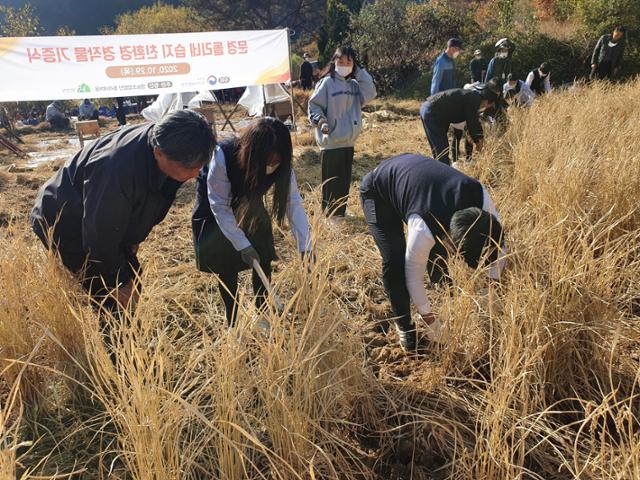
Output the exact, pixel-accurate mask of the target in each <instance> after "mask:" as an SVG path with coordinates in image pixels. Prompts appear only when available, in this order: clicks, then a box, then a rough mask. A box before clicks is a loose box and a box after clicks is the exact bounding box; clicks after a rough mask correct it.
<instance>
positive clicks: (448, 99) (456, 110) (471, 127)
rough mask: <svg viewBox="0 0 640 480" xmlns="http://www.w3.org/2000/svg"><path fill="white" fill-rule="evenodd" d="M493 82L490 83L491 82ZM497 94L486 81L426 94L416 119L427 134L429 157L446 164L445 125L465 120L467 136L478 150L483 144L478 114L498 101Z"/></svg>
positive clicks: (447, 154)
mask: <svg viewBox="0 0 640 480" xmlns="http://www.w3.org/2000/svg"><path fill="white" fill-rule="evenodd" d="M491 85H493V84H491ZM498 98H499V94H498V93H497V92H496V91H495V89H494V88H491V87H490V86H489V84H486V85H482V86H479V87H478V88H473V89H470V90H467V89H462V88H454V89H451V90H446V91H444V92H440V93H438V94H436V95H434V96H432V97H429V98H428V99H427V101H426V102H424V103H423V104H422V106H421V107H420V118H422V125H423V127H424V131H425V133H426V134H427V139H428V140H429V145H430V146H431V151H432V152H433V157H434V158H435V159H436V160H440V161H441V162H442V163H446V164H447V165H450V164H451V160H450V159H449V140H448V138H447V132H448V131H449V125H451V124H460V123H463V122H466V126H467V131H468V132H469V136H470V137H471V138H472V139H473V142H474V143H475V145H476V147H477V149H478V151H482V147H483V145H484V133H483V130H482V125H481V124H480V113H481V112H482V111H484V110H485V109H487V108H490V107H491V106H493V105H494V104H495V102H496V101H497V100H498Z"/></svg>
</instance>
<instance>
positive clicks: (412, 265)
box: [404, 187, 505, 315]
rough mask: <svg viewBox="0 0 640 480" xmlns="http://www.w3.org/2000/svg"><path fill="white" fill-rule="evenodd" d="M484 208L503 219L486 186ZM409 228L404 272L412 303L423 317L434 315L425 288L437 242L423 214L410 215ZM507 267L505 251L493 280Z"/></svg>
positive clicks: (491, 270) (493, 267)
mask: <svg viewBox="0 0 640 480" xmlns="http://www.w3.org/2000/svg"><path fill="white" fill-rule="evenodd" d="M482 209H483V210H484V211H485V212H489V213H490V214H492V215H494V216H495V217H496V218H497V219H498V220H500V216H499V215H498V211H497V210H496V207H495V205H494V203H493V201H492V200H491V197H490V196H489V194H488V193H487V190H486V189H485V188H484V187H482ZM407 226H408V235H407V248H406V251H405V271H404V275H405V281H406V284H407V290H408V291H409V296H410V297H411V301H412V302H413V304H414V305H415V306H416V308H417V310H418V312H419V313H420V314H421V315H426V314H427V313H430V312H431V303H430V302H429V298H428V297H427V290H426V289H425V287H424V272H425V271H426V269H427V263H428V262H429V254H430V253H431V249H432V248H433V247H434V246H435V244H436V240H435V238H434V236H433V233H431V230H430V229H429V227H428V226H427V224H426V223H425V221H424V220H423V219H422V217H420V215H416V214H413V215H410V216H409V218H408V221H407ZM504 264H505V261H504V252H501V253H500V254H499V257H498V260H497V261H495V262H494V263H493V264H492V265H491V266H490V268H489V273H488V275H489V278H492V279H496V280H497V279H498V278H500V274H501V273H502V269H503V268H504Z"/></svg>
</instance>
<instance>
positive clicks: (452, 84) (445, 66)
mask: <svg viewBox="0 0 640 480" xmlns="http://www.w3.org/2000/svg"><path fill="white" fill-rule="evenodd" d="M462 49H463V48H462V40H460V39H459V38H450V39H449V41H448V42H447V48H446V50H445V51H443V52H442V53H441V54H440V56H439V57H438V58H437V59H436V61H435V63H434V64H433V76H432V77H431V95H432V96H433V95H435V94H436V93H439V92H444V91H445V90H450V89H452V88H457V87H458V85H457V82H456V63H455V59H456V58H458V56H459V55H460V52H461V51H462Z"/></svg>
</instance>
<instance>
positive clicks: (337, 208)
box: [309, 47, 376, 217]
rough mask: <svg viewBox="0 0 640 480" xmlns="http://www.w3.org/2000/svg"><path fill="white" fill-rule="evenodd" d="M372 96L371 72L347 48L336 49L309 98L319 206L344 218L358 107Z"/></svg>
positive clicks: (358, 122)
mask: <svg viewBox="0 0 640 480" xmlns="http://www.w3.org/2000/svg"><path fill="white" fill-rule="evenodd" d="M375 97H376V87H375V85H374V83H373V78H371V75H369V73H368V72H367V71H366V70H365V69H364V68H362V67H360V66H358V61H357V57H356V52H355V50H354V49H353V48H351V47H340V48H338V49H337V50H336V52H335V54H334V55H333V58H332V59H331V63H329V65H328V66H327V68H326V70H325V72H324V78H322V80H320V81H319V82H318V84H317V85H316V89H315V91H314V92H313V95H312V96H311V98H310V99H309V120H310V121H311V123H312V124H313V125H314V126H315V129H316V131H315V134H316V142H317V144H318V146H319V147H320V163H321V168H322V207H323V209H324V210H325V211H326V212H327V214H328V215H329V216H333V215H335V216H336V217H344V215H345V212H346V200H347V199H346V197H348V195H349V187H350V186H351V170H352V166H353V153H354V151H353V147H354V145H355V142H356V140H357V139H358V136H359V135H360V132H361V131H362V107H363V106H364V105H365V104H366V103H368V102H370V101H371V100H373V99H374V98H375Z"/></svg>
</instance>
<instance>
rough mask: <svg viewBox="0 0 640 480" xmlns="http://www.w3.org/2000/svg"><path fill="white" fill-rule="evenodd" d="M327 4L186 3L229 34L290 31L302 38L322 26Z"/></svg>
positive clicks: (262, 0)
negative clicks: (271, 30) (234, 30)
mask: <svg viewBox="0 0 640 480" xmlns="http://www.w3.org/2000/svg"><path fill="white" fill-rule="evenodd" d="M325 1H326V0H279V1H277V2H276V1H272V0H234V1H228V0H185V3H186V4H187V5H189V6H191V7H193V8H195V9H196V10H197V11H198V12H201V14H202V15H203V16H204V17H205V18H206V19H207V20H209V21H211V22H212V23H213V24H214V25H217V26H218V27H219V28H223V29H225V30H232V29H238V30H245V29H253V30H261V29H273V28H283V27H288V28H291V29H293V30H295V31H296V34H298V35H302V34H305V33H309V32H314V31H315V30H316V29H317V27H318V26H319V25H320V24H321V23H322V17H323V14H324V5H325Z"/></svg>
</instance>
